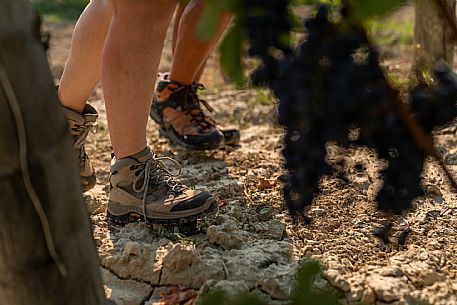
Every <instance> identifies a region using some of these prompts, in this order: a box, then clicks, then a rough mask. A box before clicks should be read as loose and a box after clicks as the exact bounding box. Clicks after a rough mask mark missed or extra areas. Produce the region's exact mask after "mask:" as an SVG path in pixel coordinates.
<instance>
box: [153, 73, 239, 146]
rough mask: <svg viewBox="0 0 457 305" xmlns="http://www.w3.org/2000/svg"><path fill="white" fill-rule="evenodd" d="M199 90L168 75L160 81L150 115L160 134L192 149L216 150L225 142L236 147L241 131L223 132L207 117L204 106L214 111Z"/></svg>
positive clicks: (197, 85)
mask: <svg viewBox="0 0 457 305" xmlns="http://www.w3.org/2000/svg"><path fill="white" fill-rule="evenodd" d="M200 88H202V85H200V84H192V85H189V86H184V85H181V84H179V83H177V82H174V81H171V80H169V79H168V74H164V75H163V76H162V77H161V78H160V80H159V82H158V84H157V87H156V90H155V93H154V99H153V103H152V106H151V112H150V115H151V118H152V119H154V121H156V122H157V123H158V124H159V125H160V133H161V134H162V135H164V136H166V137H167V138H168V139H170V141H171V142H172V143H173V144H175V145H179V146H183V147H185V148H188V149H193V150H212V149H217V148H219V147H220V146H222V144H224V143H225V144H228V145H237V144H238V143H239V138H240V136H239V131H238V130H227V131H221V130H219V129H218V128H217V127H216V124H215V122H214V121H213V120H212V119H210V118H208V117H207V116H206V115H205V114H204V112H203V110H202V109H201V104H203V105H204V106H205V107H206V108H207V109H208V110H209V111H210V112H211V111H213V109H212V108H211V106H209V104H208V103H207V102H206V101H204V100H201V99H199V97H198V94H197V91H198V89H200ZM225 136H227V137H225Z"/></svg>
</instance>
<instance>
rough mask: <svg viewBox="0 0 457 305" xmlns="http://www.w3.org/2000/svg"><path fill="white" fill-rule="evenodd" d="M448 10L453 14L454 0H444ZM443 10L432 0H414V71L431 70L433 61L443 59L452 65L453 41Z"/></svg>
mask: <svg viewBox="0 0 457 305" xmlns="http://www.w3.org/2000/svg"><path fill="white" fill-rule="evenodd" d="M445 2H446V3H447V5H448V8H449V10H452V12H454V14H455V3H456V2H455V0H445ZM452 38H453V37H452V32H451V29H450V26H449V24H448V23H447V22H446V19H445V17H444V13H443V11H442V10H441V9H440V8H439V7H438V6H437V5H436V3H435V1H433V0H417V1H416V19H415V25H414V40H415V46H416V48H415V66H414V70H415V72H416V73H419V74H420V73H422V71H423V70H428V71H431V70H432V69H433V66H434V65H435V63H437V62H439V61H441V60H444V61H446V62H447V63H448V64H449V65H451V66H452V64H453V62H454V41H453V39H452Z"/></svg>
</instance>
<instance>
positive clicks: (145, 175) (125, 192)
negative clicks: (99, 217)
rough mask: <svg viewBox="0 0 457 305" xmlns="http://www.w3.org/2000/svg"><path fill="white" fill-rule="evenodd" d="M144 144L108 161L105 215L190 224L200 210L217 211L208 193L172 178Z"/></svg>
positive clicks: (124, 220) (114, 218)
mask: <svg viewBox="0 0 457 305" xmlns="http://www.w3.org/2000/svg"><path fill="white" fill-rule="evenodd" d="M164 160H168V161H172V162H174V163H176V164H178V166H179V163H178V162H176V161H175V160H173V159H171V158H167V157H162V158H159V157H157V156H155V155H154V154H153V152H152V151H151V150H150V149H149V148H148V147H147V148H145V149H144V150H143V151H142V152H140V153H138V154H135V155H133V156H130V157H127V158H122V159H120V160H116V158H113V160H112V162H111V176H110V184H111V190H110V194H109V201H108V217H109V218H110V220H112V221H115V222H118V223H127V222H131V221H132V220H133V219H136V220H137V219H138V218H140V219H143V220H144V221H145V222H147V223H152V224H165V225H178V224H184V223H191V222H194V221H196V220H197V218H198V216H201V215H202V214H204V213H210V212H215V211H216V210H217V203H216V200H215V199H214V198H213V196H211V194H209V193H208V192H202V191H195V190H190V189H188V188H187V187H186V186H185V185H183V184H181V183H180V182H178V181H177V180H175V178H176V177H177V176H178V175H179V174H180V172H181V170H179V172H178V173H172V172H170V171H169V170H168V169H167V168H166V167H165V165H164V164H163V162H162V161H164Z"/></svg>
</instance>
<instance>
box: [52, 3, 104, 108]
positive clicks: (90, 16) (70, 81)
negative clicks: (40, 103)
mask: <svg viewBox="0 0 457 305" xmlns="http://www.w3.org/2000/svg"><path fill="white" fill-rule="evenodd" d="M111 16H112V6H111V3H110V1H109V0H92V1H91V2H90V3H89V4H88V5H87V7H86V9H85V10H84V12H83V13H82V14H81V16H80V18H79V20H78V22H77V23H76V26H75V30H74V33H73V38H72V43H71V49H70V54H69V57H68V60H67V62H66V64H65V68H64V71H63V74H62V77H61V79H60V84H59V89H58V93H59V98H60V101H61V103H62V105H63V106H65V107H66V108H68V109H71V110H73V111H75V112H78V113H82V112H83V110H84V107H85V104H86V100H87V99H88V98H89V96H90V95H91V94H92V92H93V90H94V87H95V85H96V84H97V82H98V81H99V80H100V75H101V58H102V52H103V46H104V44H105V38H106V35H107V32H108V29H109V25H110V23H111Z"/></svg>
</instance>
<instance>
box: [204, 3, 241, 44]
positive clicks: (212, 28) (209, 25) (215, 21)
mask: <svg viewBox="0 0 457 305" xmlns="http://www.w3.org/2000/svg"><path fill="white" fill-rule="evenodd" d="M205 2H206V6H205V9H204V10H203V13H202V16H201V18H200V21H199V23H198V25H197V37H198V38H200V39H201V40H210V39H211V38H213V37H214V35H216V31H217V28H218V25H219V22H220V20H221V17H222V14H224V13H226V12H229V11H233V10H234V8H235V6H236V3H237V2H236V0H224V1H221V0H206V1H205Z"/></svg>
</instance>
